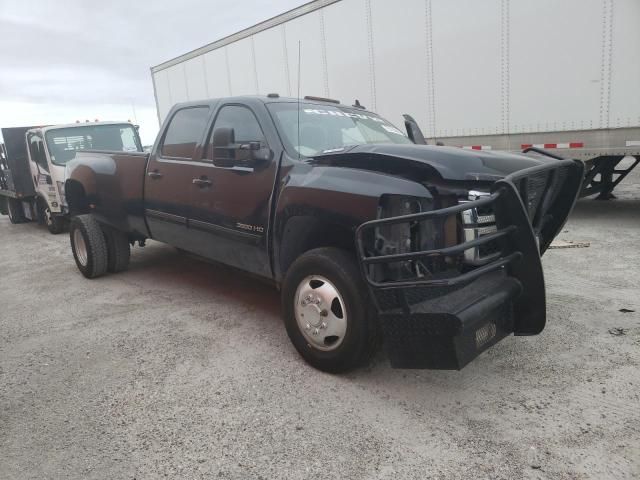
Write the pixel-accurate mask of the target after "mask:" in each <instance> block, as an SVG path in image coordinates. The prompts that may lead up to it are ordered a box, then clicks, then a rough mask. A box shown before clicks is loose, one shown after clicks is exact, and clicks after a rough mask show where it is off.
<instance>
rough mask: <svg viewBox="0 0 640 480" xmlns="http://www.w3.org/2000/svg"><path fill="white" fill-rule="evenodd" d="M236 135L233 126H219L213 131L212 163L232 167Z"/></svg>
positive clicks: (234, 158) (234, 156)
mask: <svg viewBox="0 0 640 480" xmlns="http://www.w3.org/2000/svg"><path fill="white" fill-rule="evenodd" d="M235 137H236V135H235V132H234V130H233V128H227V127H220V128H216V129H215V130H214V131H213V164H214V165H216V166H218V167H233V166H234V165H235V163H236V162H235V160H236V145H235V140H236V138H235Z"/></svg>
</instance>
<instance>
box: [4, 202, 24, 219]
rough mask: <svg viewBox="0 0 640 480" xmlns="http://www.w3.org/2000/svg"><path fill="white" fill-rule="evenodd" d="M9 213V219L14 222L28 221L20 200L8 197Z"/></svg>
mask: <svg viewBox="0 0 640 480" xmlns="http://www.w3.org/2000/svg"><path fill="white" fill-rule="evenodd" d="M7 213H8V215H9V221H10V222H11V223H13V224H17V223H24V222H25V221H26V218H24V213H23V211H22V205H21V202H20V200H16V199H15V198H7Z"/></svg>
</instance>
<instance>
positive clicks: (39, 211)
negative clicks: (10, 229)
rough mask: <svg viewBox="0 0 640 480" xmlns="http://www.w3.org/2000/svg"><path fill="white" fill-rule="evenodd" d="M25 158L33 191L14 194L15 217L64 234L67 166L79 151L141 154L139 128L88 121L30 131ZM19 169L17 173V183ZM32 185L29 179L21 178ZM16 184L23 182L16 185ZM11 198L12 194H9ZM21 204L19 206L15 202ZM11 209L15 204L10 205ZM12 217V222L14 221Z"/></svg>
mask: <svg viewBox="0 0 640 480" xmlns="http://www.w3.org/2000/svg"><path fill="white" fill-rule="evenodd" d="M24 142H25V149H24V150H25V153H26V155H25V158H24V161H26V162H27V163H28V170H27V169H23V170H22V171H21V172H23V173H22V175H24V174H25V173H26V172H29V173H30V176H31V179H30V182H32V183H33V191H32V192H30V194H29V195H13V197H14V199H13V200H7V202H14V208H13V210H12V209H11V208H8V209H7V210H8V211H9V213H10V216H11V213H12V211H13V214H14V215H13V217H16V218H17V220H18V221H17V222H14V223H19V222H20V221H27V220H32V221H39V222H41V223H44V224H45V225H46V226H47V228H48V229H49V231H50V232H51V233H60V232H62V231H63V230H64V228H65V225H66V216H67V214H68V208H67V204H66V200H65V195H64V182H65V167H66V164H67V163H68V162H69V161H71V160H73V159H74V158H75V155H76V151H78V150H109V151H114V150H116V151H123V152H141V151H142V144H141V142H140V137H139V135H138V131H137V127H136V126H135V125H133V124H131V123H129V122H86V123H72V124H68V125H53V126H46V127H35V128H29V129H28V130H26V132H25V133H24ZM18 173H19V172H18V169H15V170H14V174H13V180H19V179H17V178H16V175H17V174H18ZM21 180H23V184H24V181H26V182H29V180H27V179H21ZM15 183H16V184H18V183H20V182H15ZM7 194H8V195H7V196H8V197H11V195H10V194H11V192H7ZM15 202H18V203H15ZM9 207H11V205H10V206H9ZM13 217H12V221H13V220H14V218H13Z"/></svg>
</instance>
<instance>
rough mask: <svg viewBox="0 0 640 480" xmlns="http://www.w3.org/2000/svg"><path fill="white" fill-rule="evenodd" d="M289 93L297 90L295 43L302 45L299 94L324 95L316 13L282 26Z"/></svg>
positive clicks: (318, 26)
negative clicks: (285, 44)
mask: <svg viewBox="0 0 640 480" xmlns="http://www.w3.org/2000/svg"><path fill="white" fill-rule="evenodd" d="M285 33H286V42H287V52H288V57H289V79H290V83H291V94H292V96H293V97H295V96H296V95H297V89H298V41H301V42H302V58H301V61H300V66H301V68H300V71H301V75H300V95H301V96H303V97H304V96H305V95H315V96H320V97H322V96H326V95H327V93H328V92H327V91H326V88H325V84H324V78H325V69H324V65H323V55H322V38H321V34H320V13H319V12H317V11H316V12H312V13H309V14H307V15H303V16H302V17H298V18H296V19H294V20H291V21H290V22H287V23H286V24H285Z"/></svg>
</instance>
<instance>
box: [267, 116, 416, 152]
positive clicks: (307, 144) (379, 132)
mask: <svg viewBox="0 0 640 480" xmlns="http://www.w3.org/2000/svg"><path fill="white" fill-rule="evenodd" d="M267 107H268V108H269V111H270V112H271V113H272V115H273V117H274V119H275V122H276V125H277V128H278V130H279V131H280V135H281V137H283V141H284V142H285V144H286V147H287V150H290V151H295V152H296V154H298V153H299V154H300V155H304V156H306V157H313V156H315V155H321V154H323V153H330V152H332V151H336V150H341V149H344V148H346V147H350V146H353V145H362V144H366V143H404V144H407V143H412V142H411V140H409V139H408V138H407V137H406V136H405V135H404V134H403V133H402V132H401V131H400V130H398V129H397V128H396V127H394V126H393V125H392V124H391V123H389V122H388V121H386V120H384V119H383V118H380V117H379V116H377V115H375V114H372V113H370V112H364V111H362V110H357V109H351V108H344V107H338V106H335V107H334V106H329V105H314V104H311V103H301V104H300V108H299V110H300V112H299V113H300V128H299V129H298V104H297V103H269V104H267ZM298 132H299V133H298ZM298 136H299V140H298Z"/></svg>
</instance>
